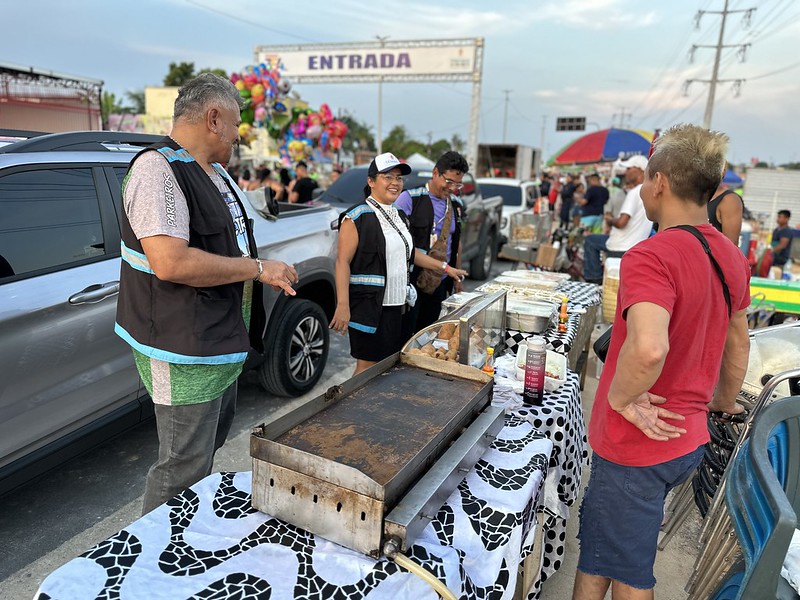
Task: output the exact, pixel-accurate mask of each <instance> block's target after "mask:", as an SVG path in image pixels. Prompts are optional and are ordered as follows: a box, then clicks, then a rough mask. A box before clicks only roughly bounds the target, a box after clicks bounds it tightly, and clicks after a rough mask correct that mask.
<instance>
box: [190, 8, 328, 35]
mask: <svg viewBox="0 0 800 600" xmlns="http://www.w3.org/2000/svg"><path fill="white" fill-rule="evenodd" d="M184 1H185V2H186V3H187V4H191V5H192V6H196V7H197V8H202V9H203V10H207V11H208V12H212V13H215V14H217V15H220V16H222V17H226V18H228V19H231V20H233V21H238V22H239V23H244V24H245V25H250V27H256V28H257V29H264V30H265V31H271V32H272V33H277V34H279V35H283V36H286V37H290V38H295V39H298V40H303V41H306V42H318V41H319V40H312V39H311V38H307V37H304V36H302V35H297V34H294V33H290V32H288V31H282V30H280V29H273V28H272V27H267V26H266V25H260V24H258V23H254V22H253V21H252V20H249V19H244V18H242V17H240V16H238V15H234V14H231V13H227V12H225V11H222V10H219V9H218V8H213V7H211V6H206V5H205V4H200V3H199V2H195V0H184Z"/></svg>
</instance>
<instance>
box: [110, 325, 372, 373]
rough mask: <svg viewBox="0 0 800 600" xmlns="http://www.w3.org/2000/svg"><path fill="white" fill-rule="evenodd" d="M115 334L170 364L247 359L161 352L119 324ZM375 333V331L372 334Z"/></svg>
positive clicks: (240, 355)
mask: <svg viewBox="0 0 800 600" xmlns="http://www.w3.org/2000/svg"><path fill="white" fill-rule="evenodd" d="M114 332H115V333H116V334H117V335H118V336H119V337H121V338H122V339H123V340H125V341H126V342H128V345H129V346H131V348H135V349H136V350H138V351H139V352H141V353H142V354H144V355H145V356H149V357H150V358H155V359H156V360H163V361H164V362H168V363H175V364H180V365H227V364H231V363H240V362H244V361H245V359H247V352H236V353H233V354H218V355H216V356H189V355H188V354H178V353H176V352H169V351H167V350H160V349H158V348H153V347H152V346H146V345H144V344H140V343H139V342H137V341H136V340H135V339H133V336H131V334H130V333H128V332H127V331H125V329H123V327H122V326H121V325H120V324H119V323H114ZM372 333H374V331H373V332H372Z"/></svg>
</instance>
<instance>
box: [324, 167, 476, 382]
mask: <svg viewBox="0 0 800 600" xmlns="http://www.w3.org/2000/svg"><path fill="white" fill-rule="evenodd" d="M410 172H411V167H409V166H408V165H407V164H405V163H401V162H400V161H399V160H397V157H395V156H394V154H392V153H390V152H386V153H384V154H380V155H378V156H376V157H375V159H374V160H373V161H372V162H371V163H370V165H369V168H368V170H367V187H366V188H364V195H365V196H366V199H365V200H364V201H362V202H359V203H358V204H355V205H353V206H351V207H350V208H348V209H347V210H346V211H345V212H343V213H342V214H341V215H340V217H339V246H338V253H337V257H336V312H335V313H334V315H333V319H332V320H331V329H333V330H334V331H338V332H339V333H341V334H344V333H345V332H349V335H350V353H351V355H352V356H353V358H355V359H356V369H355V372H354V373H353V375H354V376H355V375H358V374H359V373H361V372H362V371H364V370H365V369H367V368H369V367H371V366H372V365H374V364H375V363H377V362H379V361H381V360H383V359H384V358H387V357H388V356H391V355H392V354H394V353H395V352H399V351H400V349H401V347H402V345H403V342H404V341H405V339H404V338H403V335H402V314H403V307H404V306H405V304H406V298H407V294H408V285H409V266H410V264H412V263H413V264H414V265H417V266H419V267H424V268H429V269H438V270H442V263H441V262H439V261H437V260H435V259H433V258H432V257H430V256H426V255H425V254H424V253H422V252H417V251H416V250H415V248H414V244H413V240H412V237H411V233H410V232H409V230H408V219H407V218H406V215H405V213H404V212H403V211H402V210H398V209H397V208H396V207H395V206H393V203H394V202H395V201H396V200H397V198H398V196H399V195H400V193H401V192H402V191H403V176H404V175H408V174H409V173H410ZM442 274H443V275H444V276H449V277H450V278H460V277H462V276H463V275H465V274H466V273H464V271H461V270H459V269H454V268H450V267H449V266H448V265H445V268H444V270H442Z"/></svg>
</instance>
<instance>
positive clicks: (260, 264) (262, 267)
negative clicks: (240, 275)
mask: <svg viewBox="0 0 800 600" xmlns="http://www.w3.org/2000/svg"><path fill="white" fill-rule="evenodd" d="M255 260H256V266H258V275H256V276H255V277H253V281H258V280H259V279H261V274H262V273H263V272H264V264H263V263H262V262H261V259H260V258H257V259H255Z"/></svg>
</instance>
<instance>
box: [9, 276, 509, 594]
mask: <svg viewBox="0 0 800 600" xmlns="http://www.w3.org/2000/svg"><path fill="white" fill-rule="evenodd" d="M508 268H510V263H508V262H505V261H500V262H499V263H496V264H495V266H494V267H493V268H492V273H491V277H494V276H495V275H496V274H497V273H499V272H500V271H502V270H506V269H508ZM465 283H466V286H465V287H466V289H468V290H471V289H474V288H475V287H477V286H478V285H479V284H480V283H481V282H475V281H471V280H467V281H466V282H465ZM349 352H350V345H349V343H348V341H347V337H346V336H345V337H342V336H340V335H338V334H335V333H334V334H332V335H331V348H330V352H329V355H328V363H327V365H326V368H325V372H324V374H323V377H322V379H321V380H320V383H319V384H318V385H317V386H316V387H315V388H314V389H313V390H312V391H311V392H309V393H308V394H306V395H304V396H301V397H300V398H296V399H285V398H280V399H279V398H274V397H272V396H269V395H268V394H266V393H265V392H264V391H263V390H262V389H261V387H260V385H259V383H258V378H257V375H256V373H255V372H248V373H245V374H244V375H242V377H241V378H240V380H239V396H238V401H237V409H236V418H235V420H234V423H233V427H232V429H231V433H230V434H229V436H228V441H227V442H226V444H225V445H224V446H223V447H222V448H221V449H220V450H219V451H218V452H217V456H216V460H215V462H214V471H246V470H250V469H251V468H252V467H251V463H250V449H249V439H250V430H251V428H252V427H253V426H255V425H258V424H259V423H263V422H265V421H269V420H271V419H272V418H274V417H275V416H276V415H277V414H280V413H282V412H284V411H288V410H291V409H292V408H294V407H297V406H299V405H301V404H302V403H304V402H307V401H308V400H311V399H312V398H315V397H316V396H318V395H319V394H321V393H323V392H324V391H325V390H327V389H328V387H330V386H331V385H335V384H337V383H341V382H342V381H344V380H346V379H347V378H348V377H349V376H350V374H351V373H352V371H353V368H354V367H355V360H354V359H353V358H352V357H350V354H349ZM157 451H158V439H157V436H156V429H155V422H154V421H150V422H147V423H143V424H141V425H139V426H138V427H136V428H135V429H133V430H131V431H129V432H126V433H124V434H122V435H120V436H118V437H116V438H114V439H112V440H111V441H109V442H106V443H105V444H103V445H101V446H99V447H97V448H95V449H93V450H91V451H89V452H87V453H85V454H83V455H81V456H79V457H77V458H75V459H74V460H72V461H70V462H68V463H66V464H65V465H63V466H61V467H60V468H58V469H57V470H54V471H51V472H49V473H47V474H46V475H44V476H42V477H40V478H39V479H37V480H34V481H32V482H31V483H29V484H27V485H25V486H24V487H22V488H19V489H17V490H16V491H14V492H12V493H10V494H8V495H6V496H3V497H0V598H3V599H5V598H9V599H14V600H16V599H18V598H32V597H33V595H34V594H35V592H36V590H37V588H38V586H39V584H40V583H41V581H42V580H43V579H44V578H45V577H47V575H48V574H49V573H51V572H52V571H53V570H55V569H56V568H58V567H59V566H61V565H62V564H64V563H66V562H68V561H69V560H71V559H73V558H75V557H76V556H79V555H80V554H82V553H83V552H85V551H86V550H87V549H89V548H90V547H92V546H93V545H95V544H97V543H98V542H100V541H102V540H104V539H105V538H107V537H109V536H111V535H113V534H114V533H116V532H117V531H119V530H120V529H123V528H124V527H125V526H127V525H128V524H130V523H131V522H132V521H134V520H136V519H137V518H138V517H139V516H140V515H141V499H142V493H143V491H144V480H145V475H146V473H147V469H148V468H149V467H150V465H151V464H152V463H153V462H154V461H155V458H156V455H157Z"/></svg>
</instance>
